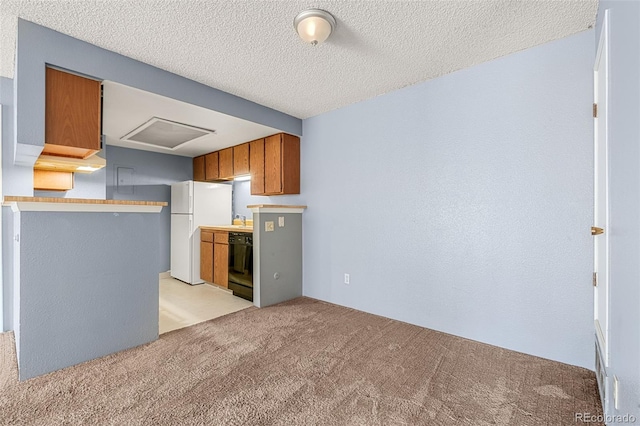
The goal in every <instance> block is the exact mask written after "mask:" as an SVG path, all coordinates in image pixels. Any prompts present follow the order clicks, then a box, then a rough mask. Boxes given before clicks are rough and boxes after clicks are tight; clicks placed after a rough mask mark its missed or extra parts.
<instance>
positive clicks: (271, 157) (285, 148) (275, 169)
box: [255, 133, 300, 195]
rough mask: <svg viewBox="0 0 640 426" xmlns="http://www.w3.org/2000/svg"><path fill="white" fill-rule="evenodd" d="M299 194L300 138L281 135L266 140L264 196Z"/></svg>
mask: <svg viewBox="0 0 640 426" xmlns="http://www.w3.org/2000/svg"><path fill="white" fill-rule="evenodd" d="M299 193H300V138H298V137H297V136H292V135H288V134H286V133H279V134H277V135H273V136H269V137H267V138H265V139H264V194H265V195H278V194H299ZM255 195H258V194H255Z"/></svg>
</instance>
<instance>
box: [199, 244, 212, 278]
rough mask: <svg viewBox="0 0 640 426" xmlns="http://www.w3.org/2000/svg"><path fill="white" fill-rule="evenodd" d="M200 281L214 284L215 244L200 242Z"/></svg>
mask: <svg viewBox="0 0 640 426" xmlns="http://www.w3.org/2000/svg"><path fill="white" fill-rule="evenodd" d="M200 279H201V280H203V281H207V282H209V283H212V282H213V243H210V242H208V241H200Z"/></svg>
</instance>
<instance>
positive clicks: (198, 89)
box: [15, 20, 301, 164]
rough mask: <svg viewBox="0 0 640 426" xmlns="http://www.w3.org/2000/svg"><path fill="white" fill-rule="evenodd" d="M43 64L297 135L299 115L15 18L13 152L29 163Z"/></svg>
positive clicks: (39, 140)
mask: <svg viewBox="0 0 640 426" xmlns="http://www.w3.org/2000/svg"><path fill="white" fill-rule="evenodd" d="M45 64H50V65H55V66H58V67H61V68H66V69H69V70H73V71H75V72H78V73H82V74H86V75H89V76H93V77H96V78H99V79H103V80H111V81H114V82H116V83H121V84H125V85H127V86H131V87H135V88H137V89H142V90H146V91H148V92H152V93H156V94H159V95H163V96H167V97H169V98H173V99H177V100H180V101H184V102H187V103H191V104H194V105H198V106H202V107H205V108H209V109H213V110H215V111H219V112H222V113H225V114H229V115H232V116H235V117H239V118H244V119H246V120H249V121H253V122H256V123H259V124H264V125H266V126H270V127H274V128H277V129H281V130H282V131H286V132H289V133H293V134H300V132H301V122H300V120H299V119H297V118H294V117H291V116H288V115H286V114H284V113H281V112H279V111H275V110H273V109H270V108H267V107H264V106H261V105H258V104H255V103H253V102H250V101H247V100H246V99H242V98H239V97H237V96H234V95H231V94H229V93H225V92H222V91H220V90H217V89H214V88H212V87H208V86H204V85H203V84H200V83H196V82H195V81H193V80H189V79H187V78H184V77H180V76H178V75H176V74H172V73H169V72H167V71H163V70H161V69H159V68H155V67H153V66H151V65H148V64H144V63H142V62H138V61H136V60H133V59H131V58H127V57H125V56H122V55H119V54H116V53H114V52H110V51H108V50H104V49H101V48H99V47H96V46H94V45H92V44H89V43H86V42H83V41H80V40H78V39H75V38H72V37H69V36H66V35H64V34H61V33H58V32H56V31H53V30H50V29H48V28H45V27H41V26H39V25H36V24H33V23H31V22H27V21H23V20H20V21H19V22H18V40H17V57H16V76H15V84H16V85H17V126H16V131H17V137H16V141H17V145H16V151H17V154H18V155H17V157H18V159H19V160H20V161H21V162H25V163H27V164H28V163H29V161H30V162H31V164H32V163H33V161H35V158H36V157H37V156H38V155H39V153H40V151H41V150H42V146H44V84H45Z"/></svg>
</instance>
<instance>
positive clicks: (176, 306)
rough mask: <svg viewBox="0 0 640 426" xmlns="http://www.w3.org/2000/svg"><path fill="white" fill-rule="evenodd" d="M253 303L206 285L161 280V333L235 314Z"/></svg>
mask: <svg viewBox="0 0 640 426" xmlns="http://www.w3.org/2000/svg"><path fill="white" fill-rule="evenodd" d="M249 306H253V303H251V302H249V301H247V300H244V299H241V298H239V297H236V296H234V295H233V294H231V292H228V291H226V290H223V289H221V288H217V287H214V286H212V285H209V284H199V285H194V286H192V285H189V284H185V283H183V282H182V281H178V280H176V279H173V278H170V277H169V278H160V334H162V333H166V332H167V331H171V330H176V329H178V328H183V327H188V326H190V325H194V324H197V323H199V322H203V321H208V320H210V319H213V318H217V317H221V316H223V315H226V314H230V313H232V312H236V311H239V310H242V309H245V308H248V307H249Z"/></svg>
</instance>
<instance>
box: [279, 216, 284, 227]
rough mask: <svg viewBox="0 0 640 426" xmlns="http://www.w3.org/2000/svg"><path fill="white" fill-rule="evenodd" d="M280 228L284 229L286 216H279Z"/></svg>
mask: <svg viewBox="0 0 640 426" xmlns="http://www.w3.org/2000/svg"><path fill="white" fill-rule="evenodd" d="M278 226H279V227H280V228H284V216H278Z"/></svg>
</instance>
